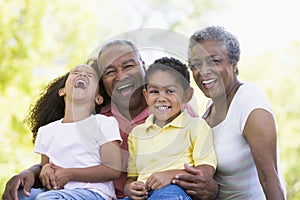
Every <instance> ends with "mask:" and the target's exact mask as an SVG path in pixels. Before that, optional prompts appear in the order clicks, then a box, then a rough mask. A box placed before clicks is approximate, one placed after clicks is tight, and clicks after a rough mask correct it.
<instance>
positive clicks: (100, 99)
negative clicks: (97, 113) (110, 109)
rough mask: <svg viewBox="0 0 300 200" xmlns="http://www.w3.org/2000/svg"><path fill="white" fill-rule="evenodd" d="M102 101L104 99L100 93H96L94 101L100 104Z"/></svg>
mask: <svg viewBox="0 0 300 200" xmlns="http://www.w3.org/2000/svg"><path fill="white" fill-rule="evenodd" d="M103 101H104V99H103V97H102V96H101V95H97V96H96V97H95V102H96V104H97V105H101V104H102V103H103Z"/></svg>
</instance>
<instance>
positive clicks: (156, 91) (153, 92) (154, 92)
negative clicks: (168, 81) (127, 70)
mask: <svg viewBox="0 0 300 200" xmlns="http://www.w3.org/2000/svg"><path fill="white" fill-rule="evenodd" d="M148 92H149V93H150V94H156V93H158V90H154V89H150V90H148Z"/></svg>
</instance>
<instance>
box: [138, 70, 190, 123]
mask: <svg viewBox="0 0 300 200" xmlns="http://www.w3.org/2000/svg"><path fill="white" fill-rule="evenodd" d="M143 94H144V96H145V98H146V101H147V104H148V106H149V108H150V111H151V113H153V114H154V116H155V117H154V122H153V123H155V124H157V125H158V126H160V127H163V126H164V125H166V124H168V123H169V122H171V121H172V120H173V119H174V118H176V117H177V116H178V115H179V114H180V113H181V107H182V104H183V103H186V102H185V91H184V89H183V87H182V86H181V85H180V83H179V81H178V80H176V76H175V75H174V74H172V73H170V72H168V71H161V70H158V71H156V72H154V73H153V74H152V75H151V76H150V77H149V79H148V84H147V87H146V89H144V90H143Z"/></svg>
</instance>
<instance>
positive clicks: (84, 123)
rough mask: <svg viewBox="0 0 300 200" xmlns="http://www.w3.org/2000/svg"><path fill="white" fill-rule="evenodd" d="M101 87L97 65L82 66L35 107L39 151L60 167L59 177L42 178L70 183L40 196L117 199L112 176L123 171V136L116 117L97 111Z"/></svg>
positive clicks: (46, 182)
mask: <svg viewBox="0 0 300 200" xmlns="http://www.w3.org/2000/svg"><path fill="white" fill-rule="evenodd" d="M100 91H101V90H100ZM100 91H99V73H98V70H97V67H92V66H90V65H85V64H83V65H79V66H77V67H75V68H73V69H72V70H71V71H70V72H69V73H68V74H66V75H65V76H63V77H61V78H60V79H59V80H58V81H55V85H50V86H49V87H48V88H47V90H46V93H45V94H44V95H43V96H41V98H40V99H39V100H38V102H37V103H36V104H35V105H34V107H33V108H32V109H31V114H30V115H29V117H28V119H27V120H31V128H32V131H33V133H34V137H33V139H34V141H35V147H34V151H35V152H36V153H39V154H41V166H44V165H45V164H48V163H53V164H51V166H52V168H54V170H55V182H53V180H47V179H43V177H40V179H41V182H42V183H43V185H44V186H46V187H47V188H53V189H56V188H60V187H61V186H63V185H64V189H60V190H50V191H46V192H42V193H40V194H38V195H37V197H36V198H35V199H36V200H41V199H47V200H49V199H74V200H75V199H76V200H78V199H82V200H85V199H97V200H98V199H114V198H116V197H115V191H114V186H113V182H112V180H113V179H116V178H118V177H119V176H120V173H121V172H120V171H119V169H120V168H121V155H120V150H119V145H120V143H121V137H120V134H119V128H118V123H117V121H116V120H115V119H114V118H113V117H106V116H104V115H100V114H94V113H95V112H96V111H95V108H96V110H98V107H99V105H101V103H102V102H103V97H102V96H101V95H100V94H99V92H100ZM62 113H64V116H63V118H62V119H60V118H61V114H62ZM40 117H42V118H40ZM46 117H47V118H46ZM39 120H40V121H39ZM43 121H44V122H43ZM50 122H51V123H50ZM48 123H49V124H48ZM44 124H47V125H44ZM42 125H44V126H42ZM37 128H38V132H37V134H36V131H35V130H34V129H37Z"/></svg>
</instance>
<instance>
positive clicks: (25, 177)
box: [2, 170, 35, 200]
mask: <svg viewBox="0 0 300 200" xmlns="http://www.w3.org/2000/svg"><path fill="white" fill-rule="evenodd" d="M34 177H35V176H34V173H33V172H32V171H30V170H25V171H23V172H21V173H20V174H18V175H15V176H13V177H12V178H11V179H10V180H9V181H8V182H7V183H6V186H5V190H4V192H3V195H2V200H18V189H19V188H23V191H24V193H25V195H26V196H27V197H29V196H30V190H31V188H32V187H33V185H34Z"/></svg>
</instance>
